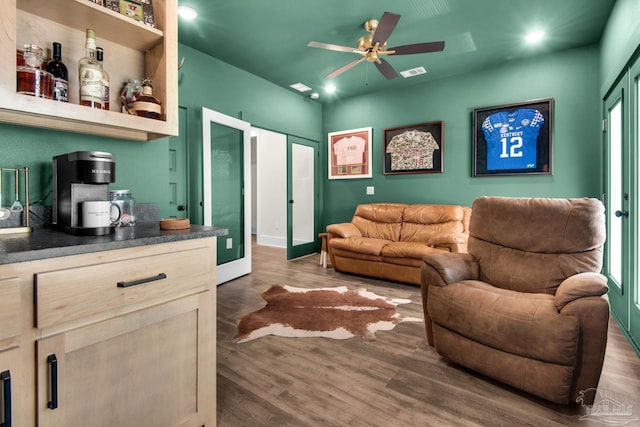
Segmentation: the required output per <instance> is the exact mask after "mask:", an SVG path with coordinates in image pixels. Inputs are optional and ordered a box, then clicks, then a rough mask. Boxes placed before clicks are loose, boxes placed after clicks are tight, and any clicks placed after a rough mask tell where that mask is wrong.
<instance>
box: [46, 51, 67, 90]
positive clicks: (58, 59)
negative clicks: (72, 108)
mask: <svg viewBox="0 0 640 427" xmlns="http://www.w3.org/2000/svg"><path fill="white" fill-rule="evenodd" d="M47 71H48V72H50V73H51V74H52V75H53V100H54V101H60V102H69V73H68V71H67V66H66V65H64V62H62V45H61V44H60V43H58V42H53V59H52V60H51V61H49V63H48V64H47Z"/></svg>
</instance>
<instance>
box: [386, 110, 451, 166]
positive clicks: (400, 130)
mask: <svg viewBox="0 0 640 427" xmlns="http://www.w3.org/2000/svg"><path fill="white" fill-rule="evenodd" d="M383 150H384V151H383V156H382V158H383V159H384V169H383V173H384V174H385V175H401V174H418V173H442V172H443V165H444V163H443V153H444V122H442V121H439V122H429V123H420V124H417V125H410V126H400V127H395V128H389V129H385V130H384V147H383Z"/></svg>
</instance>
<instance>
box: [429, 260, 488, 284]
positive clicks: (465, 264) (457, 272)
mask: <svg viewBox="0 0 640 427" xmlns="http://www.w3.org/2000/svg"><path fill="white" fill-rule="evenodd" d="M422 260H423V261H424V265H423V266H422V268H421V277H422V284H423V285H436V286H445V285H447V284H449V283H455V282H459V281H461V280H478V278H479V274H480V266H479V265H478V261H477V260H476V258H475V257H474V256H473V255H470V254H467V253H441V254H431V255H427V256H425V257H424V258H423V259H422ZM430 270H431V271H430ZM434 273H436V274H437V275H438V276H439V278H436V277H433V274H434ZM438 279H439V280H438Z"/></svg>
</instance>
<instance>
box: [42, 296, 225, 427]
mask: <svg viewBox="0 0 640 427" xmlns="http://www.w3.org/2000/svg"><path fill="white" fill-rule="evenodd" d="M212 310H213V308H212V304H211V293H210V291H206V292H202V293H199V294H195V295H191V296H188V297H184V298H181V299H178V300H174V301H171V302H168V303H165V304H161V305H158V306H154V307H150V308H147V309H144V310H140V311H137V312H133V313H130V314H127V315H124V316H121V317H116V318H112V319H109V320H106V321H103V322H98V323H94V324H91V325H88V326H85V327H81V328H77V329H74V330H70V331H67V332H65V333H61V334H58V335H54V336H51V337H48V338H44V339H41V340H38V342H37V371H38V372H37V376H38V392H37V396H38V425H39V426H43V427H44V426H52V427H53V426H88V425H90V426H94V427H102V426H104V427H106V426H118V427H127V426H130V427H142V426H153V427H162V426H167V427H168V426H197V427H200V426H203V425H209V426H213V425H214V422H213V420H214V417H215V392H214V390H215V388H214V387H215V386H214V384H215V383H214V377H213V375H214V374H215V370H214V369H215V347H214V345H213V343H214V342H215V341H214V340H213V336H212V334H213V333H214V329H213V327H212V325H213V319H212Z"/></svg>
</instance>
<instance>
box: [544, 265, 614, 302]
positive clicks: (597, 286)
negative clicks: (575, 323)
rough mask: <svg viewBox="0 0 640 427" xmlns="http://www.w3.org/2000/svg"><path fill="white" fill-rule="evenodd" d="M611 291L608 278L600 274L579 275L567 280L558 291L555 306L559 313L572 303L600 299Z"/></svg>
mask: <svg viewBox="0 0 640 427" xmlns="http://www.w3.org/2000/svg"><path fill="white" fill-rule="evenodd" d="M608 290H609V286H607V278H606V277H604V276H603V275H602V274H598V273H591V272H588V273H578V274H575V275H573V276H570V277H568V278H566V279H565V280H564V281H563V282H562V283H560V286H558V290H557V291H556V295H555V300H554V304H555V306H556V309H557V310H558V311H560V310H562V309H563V308H564V306H566V305H567V304H569V303H570V302H571V301H575V300H577V299H579V298H583V297H599V296H601V295H604V294H606V293H607V291H608Z"/></svg>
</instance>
